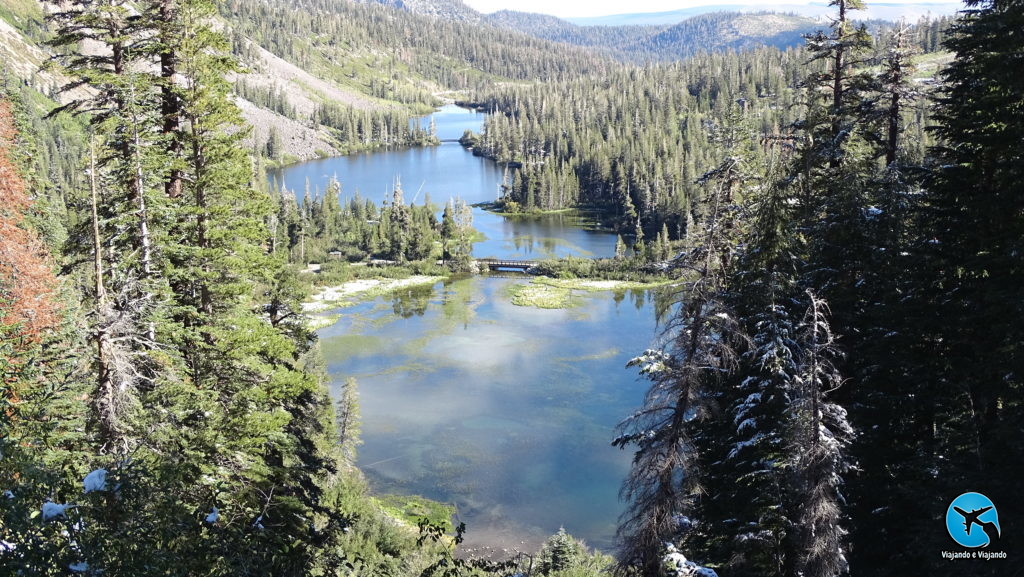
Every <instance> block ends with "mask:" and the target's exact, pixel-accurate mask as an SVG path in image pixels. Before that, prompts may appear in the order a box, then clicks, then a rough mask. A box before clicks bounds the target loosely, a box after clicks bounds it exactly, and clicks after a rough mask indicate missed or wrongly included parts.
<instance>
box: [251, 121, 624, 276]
mask: <svg viewBox="0 0 1024 577" xmlns="http://www.w3.org/2000/svg"><path fill="white" fill-rule="evenodd" d="M432 117H433V118H434V121H435V124H436V126H437V134H438V137H439V138H441V139H442V140H444V142H442V143H441V144H440V145H439V146H428V147H422V148H404V149H399V150H386V151H381V152H367V153H361V154H352V155H349V156H339V157H333V158H323V159H319V160H311V161H309V162H303V163H301V164H296V165H292V166H288V167H285V168H284V169H282V170H279V171H275V172H273V173H272V174H271V175H270V176H271V178H276V179H277V181H278V183H280V184H283V185H284V186H285V187H286V188H287V189H288V190H292V191H295V192H296V194H298V195H299V197H300V198H301V195H302V194H303V191H304V190H305V187H306V181H307V179H308V181H309V183H310V186H311V187H312V188H313V189H314V190H317V189H319V190H325V189H326V188H327V182H328V181H329V179H330V178H331V177H332V176H333V177H336V178H337V179H338V181H339V182H341V186H342V195H343V196H345V197H350V196H352V195H354V194H355V193H356V192H358V193H359V194H360V195H361V196H362V197H364V198H370V199H373V200H374V201H376V202H377V203H378V204H379V203H380V202H381V201H383V200H385V199H388V200H390V199H391V193H392V191H393V190H394V187H395V183H396V182H398V181H400V182H401V185H402V190H403V191H404V192H405V199H406V202H415V203H422V202H423V201H424V199H426V198H427V197H429V198H430V200H431V202H433V203H435V204H437V205H439V206H442V207H443V204H444V203H446V202H447V201H448V199H449V198H451V197H459V198H462V200H464V201H466V202H467V203H470V204H475V203H479V202H490V201H494V200H496V199H497V198H498V197H499V196H500V187H501V183H502V181H503V178H504V174H505V171H504V169H503V168H502V167H501V166H499V165H497V164H495V163H494V162H492V161H490V160H487V159H485V158H480V157H477V156H473V155H472V154H470V153H469V152H467V151H466V150H465V149H464V148H463V147H462V146H461V145H460V144H459V143H458V142H454V141H452V139H457V138H459V137H460V136H462V133H463V131H465V130H467V129H470V130H474V131H476V132H480V130H482V127H483V121H484V114H482V113H479V112H473V111H470V110H466V109H464V108H459V107H457V106H454V105H450V106H445V107H443V108H441V110H440V111H439V112H437V113H435V114H433V115H432ZM421 122H424V123H427V122H429V120H427V119H423V120H421ZM580 224H582V219H580V218H579V217H577V216H574V215H567V214H554V215H547V216H544V217H540V218H528V217H522V216H502V215H498V214H494V213H490V212H487V211H484V210H482V209H480V208H475V209H474V210H473V227H474V228H476V229H477V230H478V231H480V232H481V233H483V235H484V236H485V237H486V239H487V240H484V241H482V242H478V243H476V244H475V245H474V247H473V254H474V256H476V257H477V258H486V257H493V258H502V259H526V260H530V259H539V258H545V257H564V256H570V255H571V256H584V257H609V256H613V255H614V254H615V235H614V234H610V233H608V232H606V231H597V230H589V229H586V228H580V226H578V225H580Z"/></svg>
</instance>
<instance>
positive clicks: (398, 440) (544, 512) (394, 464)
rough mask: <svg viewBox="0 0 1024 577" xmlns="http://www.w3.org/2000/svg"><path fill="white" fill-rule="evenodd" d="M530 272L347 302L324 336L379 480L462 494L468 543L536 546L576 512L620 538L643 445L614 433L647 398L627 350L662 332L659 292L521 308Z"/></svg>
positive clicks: (442, 495)
mask: <svg viewBox="0 0 1024 577" xmlns="http://www.w3.org/2000/svg"><path fill="white" fill-rule="evenodd" d="M517 282H526V281H523V280H516V279H496V278H482V277H474V278H469V279H462V280H457V281H450V282H448V283H447V284H444V283H439V284H438V285H436V286H435V287H424V288H422V289H412V290H408V291H405V292H403V293H402V294H400V295H396V296H393V297H389V298H381V299H377V300H376V301H374V302H369V303H363V304H360V305H358V306H356V307H351V308H345V309H340V310H338V311H335V312H336V313H341V314H342V315H343V316H342V318H341V320H339V321H338V323H337V324H335V325H334V326H332V327H330V328H328V329H325V330H323V331H321V332H320V335H321V339H322V346H323V350H324V353H325V356H326V358H327V359H328V363H329V370H330V372H331V374H332V376H333V377H334V382H335V386H338V385H339V384H340V383H341V382H342V381H343V380H344V379H345V378H347V377H350V376H354V377H356V378H357V379H358V382H359V391H360V395H361V403H362V416H363V440H364V444H363V445H362V446H361V447H360V448H359V466H360V468H361V469H363V470H364V471H365V472H366V473H367V475H368V476H369V477H370V479H371V480H372V481H373V484H374V486H375V488H376V489H378V490H381V491H386V492H402V493H411V494H419V495H423V496H426V497H430V498H434V499H438V500H441V501H446V502H451V503H455V504H456V505H457V506H458V510H459V516H460V518H461V519H462V520H463V521H465V522H466V523H467V525H468V527H469V534H468V537H469V539H468V541H469V542H470V543H471V544H473V543H476V544H489V545H496V546H497V545H500V547H508V548H514V547H525V548H527V549H528V550H532V549H533V548H534V547H536V545H537V544H538V543H539V542H540V541H541V540H542V539H543V538H545V537H547V536H549V535H551V534H553V533H554V532H556V531H557V530H558V528H559V527H562V526H564V527H565V528H566V530H568V531H570V532H571V533H572V534H574V535H576V536H579V537H582V538H584V539H586V540H587V542H589V543H591V544H592V545H595V546H599V547H602V548H608V547H610V545H611V542H612V537H613V535H614V526H615V521H616V518H617V517H618V515H619V513H620V511H621V504H620V503H619V501H618V498H617V493H618V489H619V485H620V483H621V482H622V479H623V477H624V475H625V473H626V471H627V469H628V465H629V460H630V454H629V453H626V452H622V451H620V450H618V449H616V448H613V447H612V446H611V445H610V444H609V443H610V441H611V439H612V438H613V434H614V432H613V429H614V427H615V425H616V423H618V422H619V420H621V419H622V418H623V417H624V416H625V415H627V414H629V412H630V411H632V410H633V409H634V408H635V407H637V406H638V405H639V403H640V402H641V398H642V394H643V391H644V389H645V386H644V384H643V383H642V382H640V381H638V380H637V377H636V373H635V372H633V371H631V370H627V369H625V364H626V362H627V361H628V360H629V359H630V358H631V357H633V356H636V354H637V353H639V352H640V351H642V350H643V349H644V348H645V347H647V346H648V344H650V342H651V341H652V339H653V338H654V336H655V323H654V315H653V312H652V310H651V308H652V307H651V306H650V305H649V304H646V303H644V302H643V299H644V298H645V295H643V294H640V293H623V294H619V295H617V296H613V295H612V294H611V293H607V294H599V295H591V296H586V295H584V294H583V293H581V296H580V298H579V302H580V305H579V306H577V307H575V308H572V309H568V310H541V309H534V308H524V307H517V306H515V305H513V304H511V302H510V299H509V298H508V297H507V294H506V291H507V289H508V286H509V285H510V284H512V283H517ZM521 542H525V545H524V544H521ZM471 546H472V545H471Z"/></svg>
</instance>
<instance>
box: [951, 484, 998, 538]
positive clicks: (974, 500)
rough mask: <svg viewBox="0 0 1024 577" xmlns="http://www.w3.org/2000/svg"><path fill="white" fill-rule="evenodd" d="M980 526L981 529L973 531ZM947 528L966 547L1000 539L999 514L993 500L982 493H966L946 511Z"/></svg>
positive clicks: (955, 500)
mask: <svg viewBox="0 0 1024 577" xmlns="http://www.w3.org/2000/svg"><path fill="white" fill-rule="evenodd" d="M975 526H978V527H979V528H980V529H981V531H973V532H972V529H973V528H974V527H975ZM946 529H947V530H948V531H949V536H950V537H952V538H953V540H954V541H956V542H957V543H959V544H960V545H962V546H964V547H969V548H972V549H973V548H978V547H988V546H989V545H991V544H992V543H995V542H996V541H998V540H999V538H1000V536H1001V530H1000V528H999V516H998V512H997V511H996V506H995V504H994V503H992V500H991V499H989V498H988V497H986V496H984V495H982V494H981V493H964V494H963V495H960V496H959V497H957V498H956V499H954V500H953V502H952V503H950V504H949V509H948V510H947V511H946Z"/></svg>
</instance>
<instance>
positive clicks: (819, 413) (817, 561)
mask: <svg viewBox="0 0 1024 577" xmlns="http://www.w3.org/2000/svg"><path fill="white" fill-rule="evenodd" d="M807 296H808V307H807V313H806V315H805V316H804V319H803V321H802V322H801V326H800V330H799V335H798V343H799V352H800V354H799V357H798V358H799V360H798V363H799V364H798V369H797V370H798V374H799V381H798V382H799V387H797V388H796V390H795V391H794V393H795V399H794V403H793V404H792V406H791V411H792V419H793V422H794V426H795V427H796V431H795V434H794V436H793V442H794V449H793V452H794V454H795V455H796V460H795V462H794V463H793V472H794V479H795V480H796V482H797V494H798V497H797V503H798V510H799V511H801V514H800V526H799V529H798V537H797V538H798V540H799V543H800V549H799V554H800V559H799V560H798V561H797V574H799V575H806V576H808V577H833V576H835V575H839V574H842V573H846V572H848V570H849V566H848V563H849V562H848V561H847V557H846V555H847V550H848V547H847V545H846V543H845V536H846V531H845V530H844V529H843V527H842V524H841V521H842V518H843V511H842V504H843V496H842V493H841V485H842V481H843V479H842V475H843V474H844V473H846V471H847V470H848V468H849V465H848V462H847V457H846V448H847V447H848V446H849V444H850V441H851V440H852V438H853V429H852V427H851V426H850V424H849V423H848V422H847V418H846V410H845V409H843V408H842V407H840V406H839V405H837V404H835V403H833V402H831V401H829V400H828V399H827V395H828V394H829V393H832V392H834V391H835V390H837V389H838V388H839V387H840V386H841V385H842V382H843V379H842V376H841V375H840V374H839V372H838V371H837V370H836V368H835V365H834V364H833V362H832V360H833V359H834V358H835V357H836V355H837V351H836V348H835V337H834V335H833V334H832V330H831V328H830V327H829V322H828V305H827V304H826V303H825V302H824V301H822V300H821V299H819V298H818V297H817V296H816V295H815V294H814V293H813V292H811V291H807Z"/></svg>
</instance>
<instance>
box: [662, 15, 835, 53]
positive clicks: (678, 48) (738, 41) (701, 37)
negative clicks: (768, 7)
mask: <svg viewBox="0 0 1024 577" xmlns="http://www.w3.org/2000/svg"><path fill="white" fill-rule="evenodd" d="M821 27H822V23H821V22H820V21H817V20H814V19H811V18H807V17H804V16H797V15H793V14H774V13H765V12H763V13H758V14H743V13H736V12H714V13H710V14H701V15H699V16H694V17H692V18H687V19H686V20H683V21H682V22H680V23H679V24H676V25H675V26H672V27H671V28H668V29H666V30H664V31H663V32H659V33H658V34H656V35H654V36H653V37H652V38H650V40H649V41H648V45H649V47H650V49H651V50H652V51H654V52H657V53H660V54H665V55H671V56H672V57H675V58H679V57H685V56H688V55H691V54H693V53H696V52H713V51H718V50H742V49H746V48H754V47H757V46H766V45H767V46H775V47H778V48H786V47H788V46H796V45H798V44H802V43H803V42H804V38H803V35H804V34H808V33H811V32H814V31H815V30H818V29H820V28H821Z"/></svg>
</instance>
